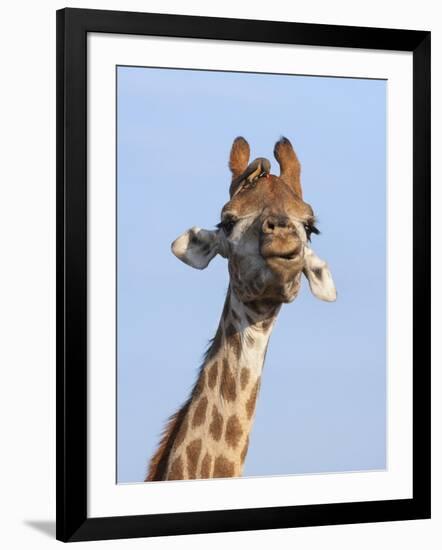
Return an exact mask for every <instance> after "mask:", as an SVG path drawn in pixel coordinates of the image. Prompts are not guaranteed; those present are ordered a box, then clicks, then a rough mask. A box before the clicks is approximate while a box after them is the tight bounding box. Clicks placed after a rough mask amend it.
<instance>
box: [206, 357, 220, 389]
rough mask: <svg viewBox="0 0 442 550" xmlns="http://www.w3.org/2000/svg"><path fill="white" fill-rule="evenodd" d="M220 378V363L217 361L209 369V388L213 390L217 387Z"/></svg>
mask: <svg viewBox="0 0 442 550" xmlns="http://www.w3.org/2000/svg"><path fill="white" fill-rule="evenodd" d="M217 378H218V363H217V362H216V361H215V362H214V363H213V365H212V366H211V367H210V368H209V373H208V377H207V383H208V384H209V388H210V389H211V390H213V388H214V387H215V385H216V380H217Z"/></svg>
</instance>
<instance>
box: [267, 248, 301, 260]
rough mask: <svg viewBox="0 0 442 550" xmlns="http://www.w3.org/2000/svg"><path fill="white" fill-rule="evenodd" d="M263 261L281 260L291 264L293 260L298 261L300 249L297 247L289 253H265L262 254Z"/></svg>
mask: <svg viewBox="0 0 442 550" xmlns="http://www.w3.org/2000/svg"><path fill="white" fill-rule="evenodd" d="M263 256H264V259H265V260H282V261H284V262H292V261H294V260H296V261H299V259H300V258H301V257H302V248H301V247H300V246H297V247H296V248H294V249H293V250H291V251H289V252H278V251H276V250H275V251H270V250H268V251H266V253H265V254H263Z"/></svg>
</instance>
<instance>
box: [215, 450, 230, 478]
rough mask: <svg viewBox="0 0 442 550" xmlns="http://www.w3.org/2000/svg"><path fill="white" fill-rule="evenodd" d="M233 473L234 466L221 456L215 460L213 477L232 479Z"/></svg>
mask: <svg viewBox="0 0 442 550" xmlns="http://www.w3.org/2000/svg"><path fill="white" fill-rule="evenodd" d="M234 473H235V465H234V463H233V462H231V461H230V460H227V458H226V457H225V456H223V455H221V456H218V457H217V458H216V459H215V467H214V468H213V477H233V475H234Z"/></svg>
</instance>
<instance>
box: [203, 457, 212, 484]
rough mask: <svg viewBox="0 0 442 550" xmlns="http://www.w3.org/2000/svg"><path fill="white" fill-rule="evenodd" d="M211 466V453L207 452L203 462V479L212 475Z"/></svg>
mask: <svg viewBox="0 0 442 550" xmlns="http://www.w3.org/2000/svg"><path fill="white" fill-rule="evenodd" d="M211 466H212V457H211V456H210V455H209V453H206V454H205V455H204V458H203V461H202V463H201V477H202V478H203V479H207V478H208V477H210V469H211Z"/></svg>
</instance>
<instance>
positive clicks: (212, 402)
mask: <svg viewBox="0 0 442 550" xmlns="http://www.w3.org/2000/svg"><path fill="white" fill-rule="evenodd" d="M274 156H275V158H276V160H277V162H278V164H279V167H280V174H279V176H276V175H273V174H270V173H269V172H270V162H269V161H268V160H267V159H263V158H258V159H255V160H254V161H253V162H252V163H250V164H249V159H250V147H249V144H248V143H247V141H246V140H245V139H244V138H243V137H238V138H236V139H235V140H234V142H233V145H232V148H231V151H230V159H229V167H230V170H231V173H232V182H231V185H230V199H229V201H228V202H227V203H226V204H225V205H224V206H223V208H222V211H221V221H220V223H219V224H218V225H217V227H216V229H214V230H207V229H201V228H198V227H192V228H191V229H189V230H188V231H186V232H185V233H183V234H182V235H181V236H180V237H178V238H177V239H176V240H175V241H174V242H173V243H172V252H173V253H174V254H175V256H177V258H179V259H180V260H182V261H183V262H185V263H186V264H188V265H190V266H192V267H194V268H196V269H205V268H206V267H207V266H208V264H209V263H210V261H211V260H212V259H213V258H214V257H215V256H216V255H218V254H219V255H221V256H223V257H224V258H226V259H227V261H228V270H229V275H230V284H229V289H228V292H227V296H226V300H225V304H224V309H223V312H222V315H221V319H220V323H219V326H218V329H217V332H216V334H215V337H214V339H213V341H212V343H211V345H210V347H209V349H208V351H207V354H206V357H205V360H204V362H203V364H202V366H201V368H200V371H199V374H198V377H197V380H196V383H195V385H194V387H193V390H192V392H191V394H190V396H189V397H188V399H187V401H186V402H185V403H184V405H183V406H182V407H181V408H180V409H179V410H178V412H177V413H176V414H175V415H173V416H172V417H171V418H170V419H169V422H168V423H167V425H166V428H165V430H164V433H163V436H162V438H161V441H160V444H159V447H158V449H157V451H156V452H155V454H154V455H153V457H152V459H151V460H150V464H149V471H148V474H147V477H146V481H161V480H182V479H198V478H217V477H236V476H240V475H241V474H242V470H243V465H244V461H245V458H246V455H247V450H248V446H249V435H250V432H251V429H252V425H253V419H254V415H255V409H256V402H257V398H258V394H259V388H260V384H261V373H262V368H263V364H264V359H265V354H266V351H267V346H268V342H269V338H270V335H271V332H272V329H273V326H274V323H275V320H276V317H277V315H278V312H279V310H280V308H281V306H282V304H284V303H289V302H291V301H293V300H294V299H295V298H296V296H297V295H298V292H299V290H300V286H301V277H302V274H304V276H305V277H306V278H307V280H308V283H309V287H310V290H311V291H312V293H313V294H314V295H315V296H316V297H317V298H319V299H321V300H325V301H328V302H332V301H334V300H335V299H336V289H335V285H334V282H333V278H332V275H331V273H330V270H329V268H328V266H327V264H326V262H325V261H324V260H322V259H320V258H319V257H318V256H317V255H316V254H315V253H314V252H313V250H312V248H311V246H310V235H311V233H318V231H317V229H316V228H315V225H314V224H315V217H314V213H313V210H312V208H311V206H310V205H309V204H307V203H306V202H304V200H303V193H302V188H301V181H300V172H301V167H300V163H299V161H298V158H297V156H296V153H295V151H294V149H293V147H292V145H291V143H290V141H289V140H288V139H287V138H284V137H283V138H281V139H280V140H279V141H278V142H277V143H276V145H275V148H274Z"/></svg>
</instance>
